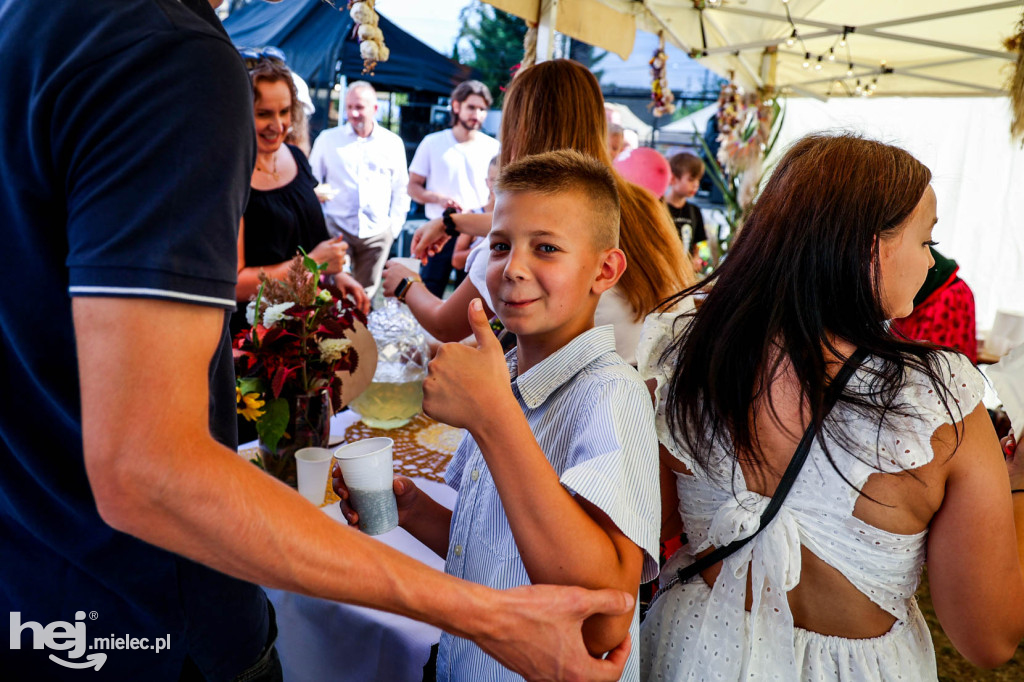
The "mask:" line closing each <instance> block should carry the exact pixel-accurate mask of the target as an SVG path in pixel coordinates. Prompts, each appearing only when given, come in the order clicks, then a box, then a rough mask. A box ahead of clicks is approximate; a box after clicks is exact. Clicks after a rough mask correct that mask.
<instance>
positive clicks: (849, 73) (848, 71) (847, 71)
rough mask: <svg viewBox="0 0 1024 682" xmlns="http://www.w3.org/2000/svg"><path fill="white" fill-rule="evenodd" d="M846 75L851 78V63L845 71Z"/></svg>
mask: <svg viewBox="0 0 1024 682" xmlns="http://www.w3.org/2000/svg"><path fill="white" fill-rule="evenodd" d="M846 75H847V76H852V75H853V63H852V62H851V63H850V67H849V68H848V69H846Z"/></svg>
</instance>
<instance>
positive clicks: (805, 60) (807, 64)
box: [803, 52, 811, 69]
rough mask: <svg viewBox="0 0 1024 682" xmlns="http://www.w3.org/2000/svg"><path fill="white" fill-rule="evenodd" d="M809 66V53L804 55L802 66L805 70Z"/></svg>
mask: <svg viewBox="0 0 1024 682" xmlns="http://www.w3.org/2000/svg"><path fill="white" fill-rule="evenodd" d="M810 65H811V53H810V52H805V53H804V64H803V66H804V68H805V69H806V68H808V67H809V66H810Z"/></svg>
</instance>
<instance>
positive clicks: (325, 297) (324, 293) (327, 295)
mask: <svg viewBox="0 0 1024 682" xmlns="http://www.w3.org/2000/svg"><path fill="white" fill-rule="evenodd" d="M316 297H317V298H318V299H320V300H321V301H323V302H324V303H330V302H331V299H332V298H334V297H333V296H331V292H330V291H328V290H327V289H321V290H320V293H319V294H317V295H316Z"/></svg>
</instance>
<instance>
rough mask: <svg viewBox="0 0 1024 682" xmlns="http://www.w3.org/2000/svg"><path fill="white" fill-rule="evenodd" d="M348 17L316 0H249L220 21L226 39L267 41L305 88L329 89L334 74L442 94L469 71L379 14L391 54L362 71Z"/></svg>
mask: <svg viewBox="0 0 1024 682" xmlns="http://www.w3.org/2000/svg"><path fill="white" fill-rule="evenodd" d="M352 25H353V22H352V17H350V16H349V13H348V12H347V11H346V10H345V9H344V4H343V3H339V4H338V8H335V7H332V6H331V5H329V4H327V3H326V2H323V1H322V0H291V1H290V2H282V3H275V4H269V3H264V2H254V3H251V4H249V5H245V6H244V7H242V8H241V9H239V10H236V11H234V12H232V13H231V14H230V15H228V17H227V18H226V19H225V20H224V28H225V29H227V31H228V34H229V35H230V36H231V40H232V41H233V42H234V43H235V44H236V45H240V46H247V47H259V46H263V45H273V46H275V47H278V48H280V49H281V50H282V51H283V52H284V53H285V56H286V57H287V58H288V66H289V67H290V68H291V69H292V70H293V71H295V72H296V73H297V74H299V75H300V76H302V77H303V79H305V80H306V82H307V83H309V86H310V87H311V88H326V89H330V88H333V87H334V85H335V83H337V82H338V76H339V75H340V76H344V77H345V78H346V79H348V80H366V81H369V82H371V83H373V84H374V86H376V87H379V88H380V89H382V90H387V91H399V92H412V91H424V92H427V93H434V94H437V95H448V94H450V93H451V91H452V89H453V88H454V87H455V86H456V85H458V84H459V83H460V82H462V81H464V80H466V79H469V78H472V77H473V71H472V69H471V68H469V67H467V66H463V65H461V64H459V63H457V62H454V61H452V60H450V59H448V58H446V57H445V56H444V55H441V54H439V53H438V52H436V51H435V50H434V49H432V48H431V47H429V46H427V45H426V44H424V43H422V42H420V41H419V40H417V39H416V38H414V37H412V36H411V35H409V34H408V33H406V32H405V31H403V30H402V29H400V28H398V27H397V26H395V25H394V24H393V23H391V22H390V21H388V20H387V18H385V17H384V16H383V15H380V29H381V31H383V33H384V40H385V42H386V43H387V45H388V46H389V47H390V48H391V58H390V59H389V60H388V61H386V62H380V63H378V64H377V67H376V69H375V70H374V73H373V75H370V74H364V73H363V72H362V70H363V60H362V58H361V57H360V56H359V44H358V42H357V40H356V39H355V38H354V37H353V35H352Z"/></svg>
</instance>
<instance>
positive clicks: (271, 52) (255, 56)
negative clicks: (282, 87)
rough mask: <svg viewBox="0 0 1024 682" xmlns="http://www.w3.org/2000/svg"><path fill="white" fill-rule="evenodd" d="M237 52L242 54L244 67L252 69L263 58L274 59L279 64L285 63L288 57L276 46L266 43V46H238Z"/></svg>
mask: <svg viewBox="0 0 1024 682" xmlns="http://www.w3.org/2000/svg"><path fill="white" fill-rule="evenodd" d="M238 54H240V55H241V56H242V61H244V62H245V68H247V69H250V70H251V69H254V68H255V67H256V66H257V65H258V64H259V63H260V62H261V61H263V60H264V59H269V60H270V61H275V62H278V63H280V64H287V63H288V59H287V58H286V57H285V56H284V52H281V50H279V49H278V48H276V47H274V46H272V45H268V46H266V47H240V48H238Z"/></svg>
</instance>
